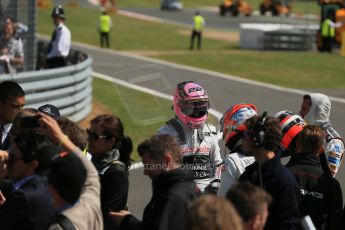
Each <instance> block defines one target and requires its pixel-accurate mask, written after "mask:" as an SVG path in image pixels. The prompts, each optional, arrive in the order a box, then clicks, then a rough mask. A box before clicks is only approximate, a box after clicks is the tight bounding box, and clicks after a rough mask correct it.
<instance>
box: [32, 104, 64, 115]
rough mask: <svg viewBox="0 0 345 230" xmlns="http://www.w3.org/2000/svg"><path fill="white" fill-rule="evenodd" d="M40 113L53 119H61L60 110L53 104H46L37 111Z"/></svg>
mask: <svg viewBox="0 0 345 230" xmlns="http://www.w3.org/2000/svg"><path fill="white" fill-rule="evenodd" d="M37 110H38V111H40V112H42V113H45V114H47V115H49V116H51V117H53V118H57V117H60V111H59V109H58V108H56V107H55V106H54V105H51V104H45V105H42V106H40V107H38V109H37Z"/></svg>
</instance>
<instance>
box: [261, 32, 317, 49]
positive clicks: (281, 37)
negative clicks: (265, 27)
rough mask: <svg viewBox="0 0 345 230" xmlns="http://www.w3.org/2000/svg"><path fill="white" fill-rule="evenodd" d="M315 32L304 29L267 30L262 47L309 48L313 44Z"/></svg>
mask: <svg viewBox="0 0 345 230" xmlns="http://www.w3.org/2000/svg"><path fill="white" fill-rule="evenodd" d="M315 38H316V34H315V33H310V32H309V33H307V32H305V31H269V32H266V33H265V34H264V49H267V50H311V49H313V48H314V46H315Z"/></svg>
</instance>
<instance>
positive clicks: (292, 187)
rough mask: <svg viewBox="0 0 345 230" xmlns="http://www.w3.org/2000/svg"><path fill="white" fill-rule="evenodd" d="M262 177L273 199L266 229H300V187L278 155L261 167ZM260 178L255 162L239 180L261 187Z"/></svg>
mask: <svg viewBox="0 0 345 230" xmlns="http://www.w3.org/2000/svg"><path fill="white" fill-rule="evenodd" d="M261 175H262V177H261V178H262V187H263V189H264V190H265V191H266V192H268V193H269V194H270V195H271V196H272V198H273V201H272V204H271V205H270V207H269V216H268V219H267V223H266V226H265V229H269V230H277V229H279V230H284V229H289V230H290V229H298V228H299V227H298V226H299V222H300V219H299V212H298V205H299V186H298V184H297V182H296V180H295V178H294V177H293V175H292V174H291V173H290V172H289V170H288V169H287V168H285V167H284V166H283V165H282V163H281V161H280V157H279V156H278V155H276V156H275V157H274V158H272V159H271V160H269V161H267V162H265V163H264V164H263V165H262V166H261ZM259 178H260V177H259V164H258V163H257V162H255V163H254V164H252V165H250V166H248V167H247V168H246V170H245V171H244V173H243V174H242V175H241V177H240V179H239V180H240V181H249V182H251V183H253V184H255V185H257V186H259V187H260V179H259Z"/></svg>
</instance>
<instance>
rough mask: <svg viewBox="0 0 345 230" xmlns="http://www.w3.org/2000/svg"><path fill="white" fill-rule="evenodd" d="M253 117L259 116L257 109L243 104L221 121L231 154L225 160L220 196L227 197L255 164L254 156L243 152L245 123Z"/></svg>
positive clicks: (230, 111) (233, 108) (224, 115)
mask: <svg viewBox="0 0 345 230" xmlns="http://www.w3.org/2000/svg"><path fill="white" fill-rule="evenodd" d="M253 116H257V109H256V107H255V106H254V105H253V104H245V103H241V104H236V105H233V106H231V107H230V108H229V109H228V110H227V111H226V112H225V113H224V114H223V117H222V119H221V120H220V131H221V132H223V140H224V143H225V146H226V147H227V149H228V150H229V151H230V152H229V153H228V154H225V156H224V159H223V165H222V173H221V179H220V187H219V191H218V195H219V196H225V195H226V193H227V192H228V190H229V188H231V186H232V185H233V184H234V183H236V182H237V181H238V179H239V178H240V176H241V175H242V173H243V172H244V171H245V169H246V167H247V166H249V165H251V164H253V163H254V162H255V158H254V157H253V156H247V155H245V154H244V153H243V151H242V139H243V134H244V131H245V130H246V127H245V126H244V122H245V121H246V120H247V119H248V118H251V117H253Z"/></svg>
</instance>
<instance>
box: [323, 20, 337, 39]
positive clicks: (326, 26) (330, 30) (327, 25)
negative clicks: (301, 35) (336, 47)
mask: <svg viewBox="0 0 345 230" xmlns="http://www.w3.org/2000/svg"><path fill="white" fill-rule="evenodd" d="M332 23H333V22H332V20H331V19H329V18H327V19H325V20H324V21H323V23H322V28H321V35H322V37H332V38H333V37H335V28H334V27H332Z"/></svg>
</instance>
